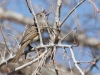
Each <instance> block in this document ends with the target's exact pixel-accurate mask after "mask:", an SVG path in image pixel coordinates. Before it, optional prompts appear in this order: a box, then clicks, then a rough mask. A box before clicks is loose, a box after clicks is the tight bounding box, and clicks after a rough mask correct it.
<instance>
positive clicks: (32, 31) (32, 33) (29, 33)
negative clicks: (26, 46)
mask: <svg viewBox="0 0 100 75" xmlns="http://www.w3.org/2000/svg"><path fill="white" fill-rule="evenodd" d="M36 34H37V29H36V27H35V26H34V25H31V26H29V27H28V28H27V29H26V31H25V34H24V36H23V37H22V40H21V42H20V44H21V45H22V44H23V43H25V42H26V41H28V40H32V36H33V37H34V36H35V35H36Z"/></svg>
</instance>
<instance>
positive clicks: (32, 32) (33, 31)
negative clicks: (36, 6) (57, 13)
mask: <svg viewBox="0 0 100 75" xmlns="http://www.w3.org/2000/svg"><path fill="white" fill-rule="evenodd" d="M36 18H37V22H38V25H39V27H40V32H41V33H43V27H44V26H46V25H45V24H46V23H45V22H46V12H45V10H44V11H43V12H42V13H38V14H36ZM34 22H35V19H34ZM38 39H39V34H38V29H37V25H36V23H34V25H31V26H29V27H28V28H27V29H26V31H25V34H24V36H23V37H22V40H21V43H20V45H21V47H20V48H19V50H18V53H17V55H16V56H15V58H14V59H13V60H12V62H17V61H18V60H19V58H20V56H21V55H22V53H23V51H24V49H25V47H26V46H27V45H29V44H30V43H31V42H33V41H36V40H38Z"/></svg>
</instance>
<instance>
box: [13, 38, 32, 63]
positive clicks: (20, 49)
mask: <svg viewBox="0 0 100 75" xmlns="http://www.w3.org/2000/svg"><path fill="white" fill-rule="evenodd" d="M29 43H30V40H28V41H27V42H25V43H24V44H23V45H22V46H21V47H20V48H19V50H18V52H17V55H16V56H15V58H14V59H13V60H12V62H14V63H16V62H17V61H18V60H19V58H20V56H21V55H22V53H23V51H24V49H25V47H26V46H27V45H28V44H29Z"/></svg>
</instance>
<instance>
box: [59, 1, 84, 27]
mask: <svg viewBox="0 0 100 75" xmlns="http://www.w3.org/2000/svg"><path fill="white" fill-rule="evenodd" d="M84 1H85V0H82V1H81V2H80V3H78V4H77V5H76V6H75V7H74V8H73V9H72V10H71V11H70V12H69V13H68V15H67V16H66V17H65V18H64V20H63V21H62V22H61V24H60V26H62V25H63V23H64V22H65V21H66V19H67V18H68V17H69V16H70V15H71V14H72V13H73V11H74V10H75V9H76V8H77V7H78V6H80V5H81V4H82V3H83V2H84Z"/></svg>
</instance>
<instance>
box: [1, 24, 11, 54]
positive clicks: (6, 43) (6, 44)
mask: <svg viewBox="0 0 100 75" xmlns="http://www.w3.org/2000/svg"><path fill="white" fill-rule="evenodd" d="M0 30H1V34H2V36H3V39H4V42H5V45H6V47H7V49H8V52H9V53H10V52H11V51H10V50H9V48H8V46H7V42H6V38H5V36H4V33H3V30H2V26H0Z"/></svg>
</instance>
